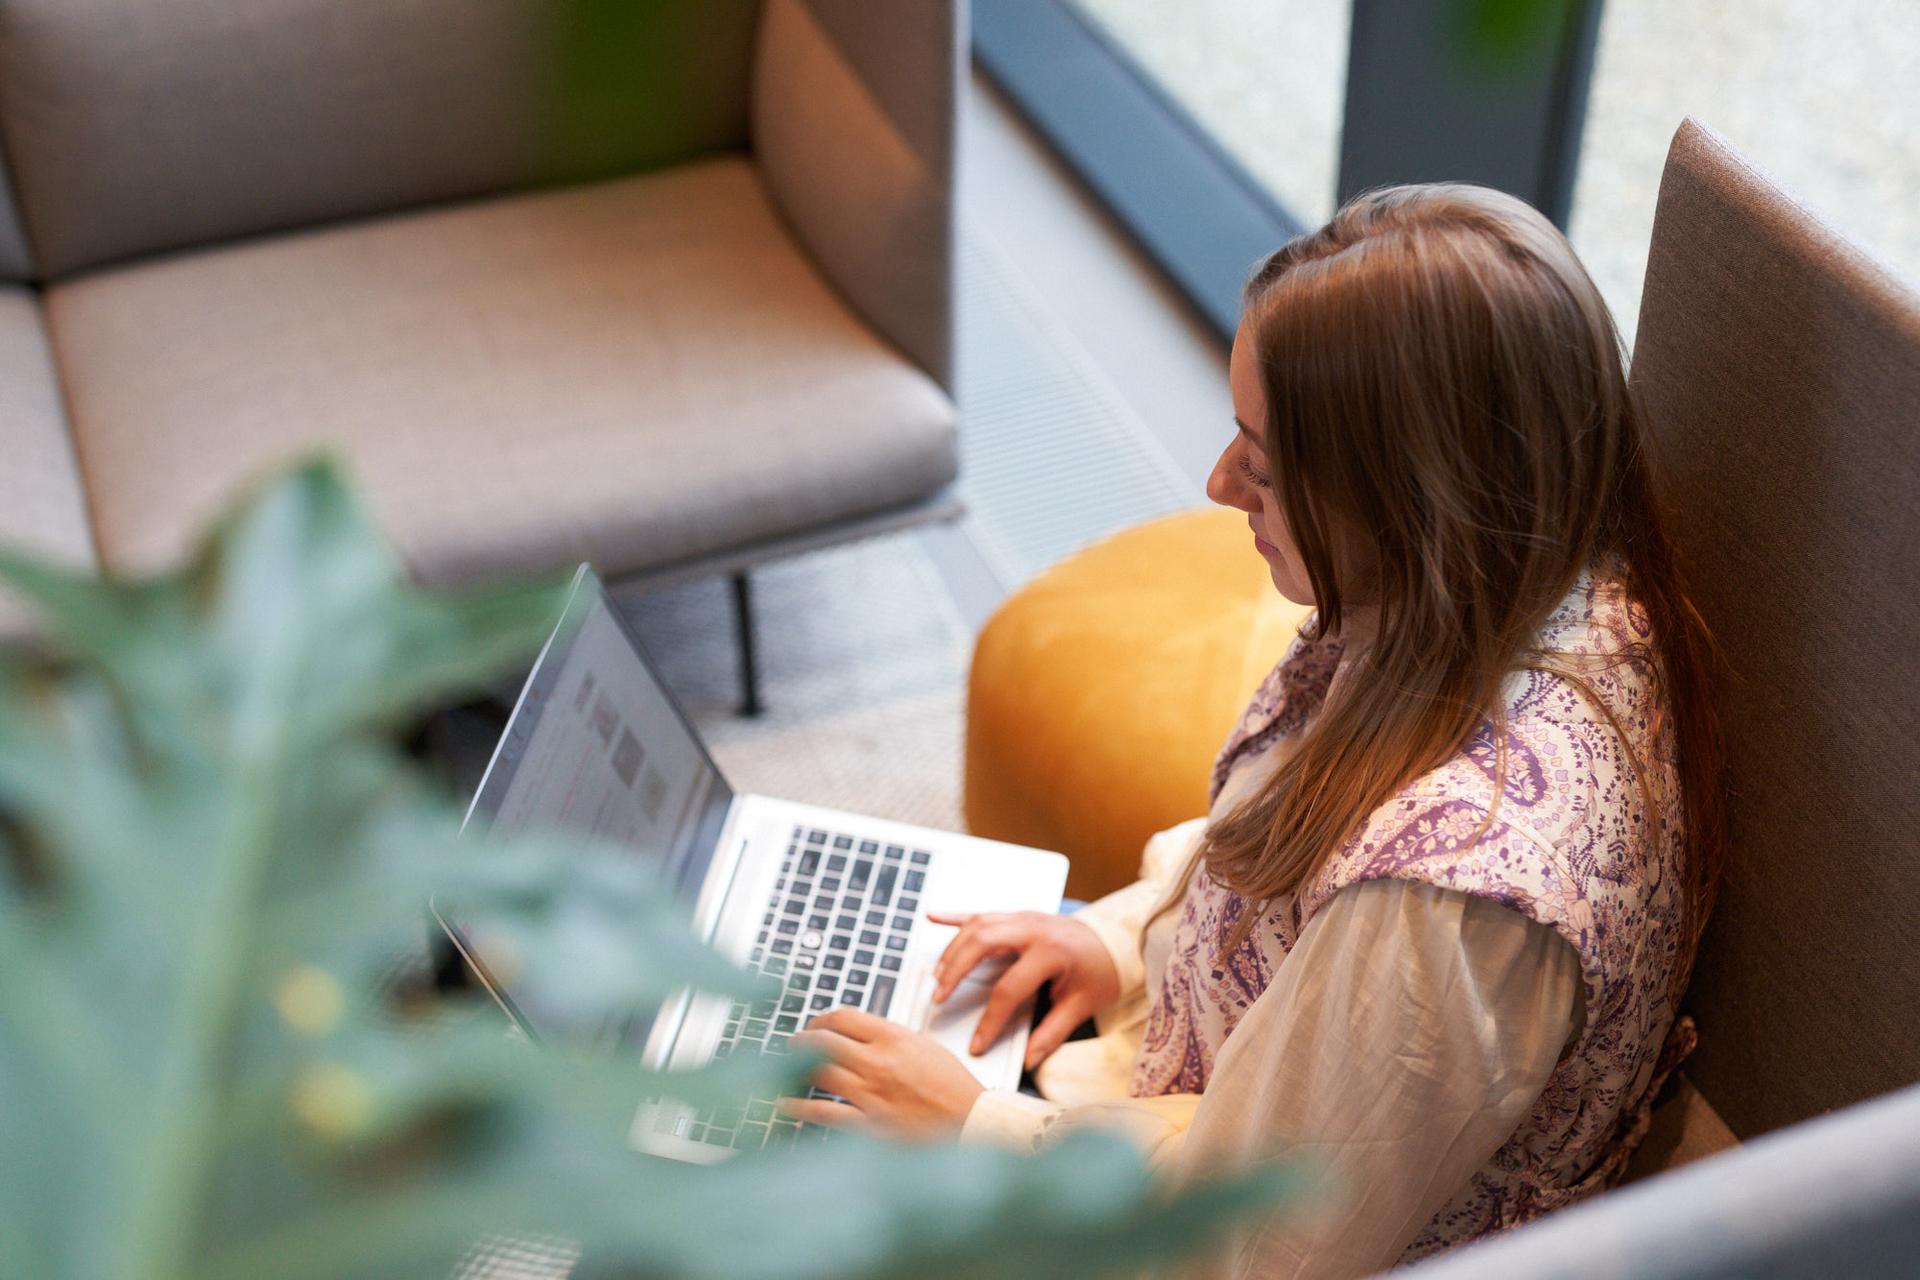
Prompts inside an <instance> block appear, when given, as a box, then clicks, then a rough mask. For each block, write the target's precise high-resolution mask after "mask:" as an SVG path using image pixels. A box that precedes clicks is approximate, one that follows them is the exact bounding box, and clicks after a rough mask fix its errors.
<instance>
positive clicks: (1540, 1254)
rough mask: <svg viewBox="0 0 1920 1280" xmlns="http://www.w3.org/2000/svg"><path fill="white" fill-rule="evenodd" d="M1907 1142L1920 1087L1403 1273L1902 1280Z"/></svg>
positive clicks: (1913, 1251)
mask: <svg viewBox="0 0 1920 1280" xmlns="http://www.w3.org/2000/svg"><path fill="white" fill-rule="evenodd" d="M1845 1047H1847V1046H1842V1045H1836V1046H1835V1048H1836V1049H1843V1048H1845ZM1915 1133H1920V1087H1914V1088H1908V1089H1904V1090H1902V1091H1901V1092H1899V1093H1897V1094H1894V1095H1893V1096H1891V1097H1886V1098H1877V1099H1875V1100H1874V1101H1872V1102H1868V1103H1863V1104H1861V1105H1860V1106H1857V1107H1852V1108H1849V1109H1847V1110H1845V1111H1841V1112H1838V1113H1836V1114H1834V1115H1830V1116H1823V1117H1821V1118H1819V1119H1817V1120H1814V1121H1811V1122H1809V1123H1806V1124H1802V1125H1797V1126H1795V1127H1793V1128H1791V1129H1788V1130H1786V1131H1784V1132H1781V1133H1774V1134H1768V1135H1767V1136H1765V1137H1763V1138H1761V1139H1760V1140H1759V1141H1757V1142H1753V1143H1750V1144H1748V1145H1746V1146H1744V1147H1741V1148H1740V1149H1739V1150H1737V1151H1730V1152H1728V1153H1726V1154H1725V1155H1722V1156H1718V1157H1716V1158H1715V1159H1712V1160H1702V1161H1700V1162H1699V1163H1697V1164H1694V1165H1691V1166H1689V1167H1687V1168H1685V1169H1681V1170H1679V1171H1677V1172H1675V1173H1672V1174H1669V1175H1667V1176H1666V1177H1661V1178H1654V1179H1650V1180H1648V1181H1646V1182H1643V1183H1640V1184H1638V1185H1636V1186H1631V1187H1624V1188H1622V1189H1620V1190H1618V1191H1614V1192H1610V1193H1609V1194H1607V1195H1604V1196H1601V1197H1600V1198H1599V1199H1597V1200H1595V1201H1593V1202H1591V1203H1589V1204H1584V1205H1576V1206H1574V1207H1573V1208H1571V1209H1568V1210H1567V1211H1565V1212H1564V1213H1558V1214H1555V1215H1553V1216H1552V1217H1550V1218H1548V1219H1546V1220H1545V1221H1543V1222H1539V1223H1535V1224H1534V1225H1532V1226H1530V1227H1527V1228H1525V1229H1524V1230H1520V1231H1511V1232H1507V1233H1505V1234H1502V1235H1499V1236H1496V1237H1494V1238H1493V1239H1492V1240H1489V1241H1488V1242H1487V1243H1485V1244H1482V1245H1476V1246H1473V1247H1471V1248H1467V1249H1462V1250H1461V1251H1460V1252H1458V1253H1456V1254H1452V1255H1449V1256H1448V1257H1445V1258H1441V1259H1438V1260H1436V1261H1434V1262H1431V1263H1428V1264H1426V1265H1424V1266H1422V1267H1421V1268H1420V1269H1419V1270H1418V1271H1417V1272H1416V1273H1415V1274H1416V1275H1418V1276H1419V1277H1420V1280H1559V1278H1561V1277H1576V1276H1577V1277H1593V1276H1621V1277H1625V1276H1631V1277H1633V1278H1634V1280H1735V1278H1736V1277H1741V1278H1745V1277H1753V1276H1765V1277H1769V1280H1827V1278H1828V1277H1834V1276H1846V1277H1868V1276H1872V1277H1888V1276H1909V1275H1912V1274H1913V1270H1914V1259H1915V1257H1917V1256H1920V1143H1917V1142H1915V1141H1914V1140H1913V1135H1914V1134H1915Z"/></svg>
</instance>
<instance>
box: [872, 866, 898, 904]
mask: <svg viewBox="0 0 1920 1280" xmlns="http://www.w3.org/2000/svg"><path fill="white" fill-rule="evenodd" d="M899 874H900V868H899V867H896V866H894V865H893V864H892V863H891V862H889V863H888V864H887V865H886V866H884V867H882V868H880V878H879V879H878V880H877V881H875V883H874V886H873V900H874V903H875V904H876V905H878V906H882V907H884V906H886V905H887V903H889V902H891V901H892V900H893V881H894V877H895V876H897V875H899Z"/></svg>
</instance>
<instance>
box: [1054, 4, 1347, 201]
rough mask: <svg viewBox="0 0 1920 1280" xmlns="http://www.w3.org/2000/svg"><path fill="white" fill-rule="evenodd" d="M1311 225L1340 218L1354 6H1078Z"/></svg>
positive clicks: (1237, 158) (1261, 180)
mask: <svg viewBox="0 0 1920 1280" xmlns="http://www.w3.org/2000/svg"><path fill="white" fill-rule="evenodd" d="M1072 3H1073V4H1074V7H1075V8H1077V9H1079V10H1080V11H1081V12H1082V13H1084V14H1086V15H1087V16H1088V17H1089V18H1091V19H1092V20H1093V21H1094V23H1095V24H1096V25H1098V26H1099V27H1101V28H1102V29H1103V30H1104V31H1105V32H1106V33H1107V34H1108V35H1110V36H1111V37H1113V39H1114V41H1115V42H1116V43H1117V44H1119V45H1120V46H1121V47H1122V48H1124V49H1125V50H1126V51H1127V53H1128V54H1129V55H1130V56H1131V57H1132V58H1133V60H1134V61H1135V62H1137V63H1138V64H1140V66H1141V67H1142V69H1144V70H1145V71H1146V72H1147V73H1148V74H1149V75H1151V76H1152V77H1153V78H1154V79H1155V80H1156V81H1157V82H1158V83H1159V85H1160V87H1161V88H1162V89H1164V90H1165V91H1166V93H1167V95H1168V96H1169V97H1171V98H1173V99H1175V100H1176V101H1178V102H1179V103H1180V105H1181V106H1182V107H1184V108H1185V109H1186V111H1187V113H1188V114H1189V115H1191V116H1193V118H1194V119H1195V120H1197V121H1198V122H1199V123H1200V125H1201V127H1203V128H1205V129H1206V130H1207V131H1208V132H1209V133H1211V134H1212V135H1213V138H1214V140H1215V141H1216V142H1218V143H1219V144H1220V146H1221V147H1222V149H1224V150H1225V151H1227V152H1228V153H1229V154H1231V155H1232V156H1233V157H1234V159H1236V160H1238V161H1239V162H1240V164H1241V165H1242V166H1244V167H1245V168H1246V170H1247V171H1248V172H1249V173H1250V174H1251V175H1252V176H1253V177H1254V179H1255V180H1256V181H1258V182H1260V183H1262V184H1264V185H1265V186H1266V188H1267V189H1268V191H1269V192H1271V193H1272V195H1273V197H1274V198H1275V199H1276V200H1277V201H1279V203H1280V204H1281V206H1282V207H1283V208H1285V209H1286V210H1287V212H1288V213H1290V214H1292V215H1293V216H1294V217H1295V218H1296V219H1298V220H1299V221H1301V222H1303V223H1305V224H1306V225H1308V226H1316V225H1318V224H1319V223H1322V222H1324V221H1326V220H1327V218H1329V217H1330V216H1332V214H1333V192H1334V179H1335V171H1336V170H1337V169H1338V167H1339V162H1340V113H1341V108H1342V106H1343V105H1344V102H1345V98H1346V91H1347V34H1348V28H1349V27H1350V26H1351V24H1352V20H1353V0H1289V3H1286V4H1247V3H1245V0H1182V2H1181V3H1177V4H1169V3H1167V0H1072Z"/></svg>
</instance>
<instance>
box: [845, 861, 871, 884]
mask: <svg viewBox="0 0 1920 1280" xmlns="http://www.w3.org/2000/svg"><path fill="white" fill-rule="evenodd" d="M872 875H873V859H872V858H862V859H860V861H858V862H856V863H854V864H853V874H852V875H850V876H848V877H847V888H849V889H851V890H853V891H854V892H855V893H865V892H866V891H867V881H868V879H869V878H871V877H872Z"/></svg>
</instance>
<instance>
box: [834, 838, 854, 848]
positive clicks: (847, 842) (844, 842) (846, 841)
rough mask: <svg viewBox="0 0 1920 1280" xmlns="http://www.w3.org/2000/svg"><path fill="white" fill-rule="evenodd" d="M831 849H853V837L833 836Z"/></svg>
mask: <svg viewBox="0 0 1920 1280" xmlns="http://www.w3.org/2000/svg"><path fill="white" fill-rule="evenodd" d="M833 847H834V848H836V849H851V848H853V837H852V836H835V837H834V838H833Z"/></svg>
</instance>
